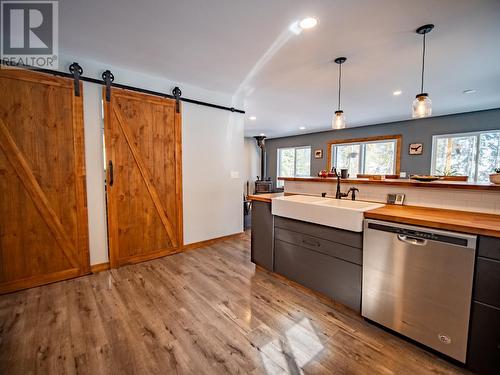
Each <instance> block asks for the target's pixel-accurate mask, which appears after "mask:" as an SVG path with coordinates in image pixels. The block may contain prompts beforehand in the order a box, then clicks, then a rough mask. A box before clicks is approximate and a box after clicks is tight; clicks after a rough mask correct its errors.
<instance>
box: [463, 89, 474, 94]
mask: <svg viewBox="0 0 500 375" xmlns="http://www.w3.org/2000/svg"><path fill="white" fill-rule="evenodd" d="M462 92H463V93H464V94H474V93H475V92H476V90H474V89H467V90H464V91H462Z"/></svg>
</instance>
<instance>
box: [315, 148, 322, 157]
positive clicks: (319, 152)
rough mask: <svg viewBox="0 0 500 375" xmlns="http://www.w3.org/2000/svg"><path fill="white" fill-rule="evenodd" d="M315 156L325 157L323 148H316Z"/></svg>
mask: <svg viewBox="0 0 500 375" xmlns="http://www.w3.org/2000/svg"><path fill="white" fill-rule="evenodd" d="M314 158H315V159H323V149H321V148H319V149H317V150H314Z"/></svg>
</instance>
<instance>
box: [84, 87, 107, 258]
mask: <svg viewBox="0 0 500 375" xmlns="http://www.w3.org/2000/svg"><path fill="white" fill-rule="evenodd" d="M83 121H84V125H85V167H86V170H87V209H88V215H89V246H90V264H99V263H106V262H107V261H108V237H107V222H106V198H105V194H104V179H105V176H104V162H103V156H104V155H103V140H102V127H103V119H102V104H101V87H100V86H99V85H94V84H92V83H87V82H84V84H83Z"/></svg>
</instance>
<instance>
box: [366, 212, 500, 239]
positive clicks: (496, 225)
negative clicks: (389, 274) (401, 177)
mask: <svg viewBox="0 0 500 375" xmlns="http://www.w3.org/2000/svg"><path fill="white" fill-rule="evenodd" d="M365 218H368V219H378V220H386V221H392V222H397V223H402V224H413V225H421V226H424V227H430V228H437V229H445V230H451V231H455V232H464V233H472V234H482V235H486V236H493V237H500V215H493V214H483V213H478V212H468V211H456V210H446V209H441V208H429V207H416V206H396V205H385V206H384V207H381V208H377V209H374V210H371V211H367V212H365Z"/></svg>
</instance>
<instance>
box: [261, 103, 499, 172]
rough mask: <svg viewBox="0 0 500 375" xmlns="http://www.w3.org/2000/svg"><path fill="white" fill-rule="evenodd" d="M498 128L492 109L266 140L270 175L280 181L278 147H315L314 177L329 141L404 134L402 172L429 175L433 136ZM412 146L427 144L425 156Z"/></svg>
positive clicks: (322, 164)
mask: <svg viewBox="0 0 500 375" xmlns="http://www.w3.org/2000/svg"><path fill="white" fill-rule="evenodd" d="M498 129H500V109H492V110H487V111H478V112H468V113H461V114H456V115H449V116H440V117H431V118H425V119H418V120H407V121H399V122H392V123H387V124H378V125H370V126H362V127H356V128H347V129H342V130H330V131H325V132H320V133H310V134H303V135H296V136H292V137H283V138H273V139H268V140H266V149H267V157H266V162H267V175H268V176H270V177H271V178H272V179H273V181H276V172H277V171H276V170H277V164H276V163H277V161H276V159H277V149H278V148H282V147H290V146H311V175H312V176H317V174H318V172H319V171H321V170H322V169H326V161H327V157H328V155H327V147H326V144H327V142H328V141H330V140H334V139H349V138H363V137H371V136H376V135H391V134H401V135H402V144H401V171H402V172H407V173H425V174H428V173H430V169H431V153H432V136H433V135H436V134H449V133H465V132H473V131H479V130H498ZM410 143H423V145H424V147H423V148H424V149H423V153H422V155H412V156H410V155H409V154H408V145H409V144H410ZM316 149H322V150H323V159H315V158H314V150H316Z"/></svg>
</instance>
